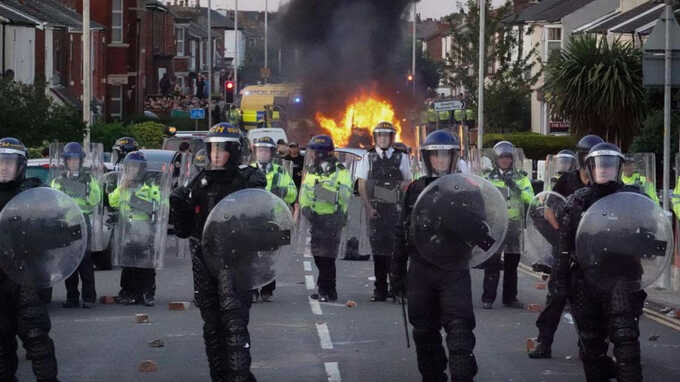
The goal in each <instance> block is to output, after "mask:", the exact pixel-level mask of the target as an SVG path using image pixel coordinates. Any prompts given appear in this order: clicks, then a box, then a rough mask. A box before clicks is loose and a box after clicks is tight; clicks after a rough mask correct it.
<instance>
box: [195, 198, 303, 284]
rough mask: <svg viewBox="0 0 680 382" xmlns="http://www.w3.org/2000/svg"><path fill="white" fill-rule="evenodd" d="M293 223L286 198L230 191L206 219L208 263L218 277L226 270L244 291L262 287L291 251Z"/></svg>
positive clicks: (206, 257)
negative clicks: (278, 263)
mask: <svg viewBox="0 0 680 382" xmlns="http://www.w3.org/2000/svg"><path fill="white" fill-rule="evenodd" d="M293 225H294V224H293V216H292V215H291V213H290V209H289V208H288V206H287V205H286V203H285V202H284V201H283V200H281V199H280V198H278V197H277V196H275V195H274V194H272V193H271V192H269V191H265V190H262V189H254V188H249V189H245V190H241V191H237V192H234V193H232V194H229V195H228V196H226V197H225V198H224V199H222V201H220V202H219V203H218V204H217V205H216V206H215V208H213V210H212V211H211V212H210V214H209V215H208V219H207V220H206V222H205V226H204V229H203V238H202V246H203V256H204V259H205V262H206V264H207V266H208V268H209V269H210V272H211V273H213V275H214V276H215V277H221V276H220V273H221V272H223V271H226V272H227V273H226V276H227V277H232V278H233V283H234V286H235V287H236V288H238V290H241V291H248V290H251V289H255V288H260V287H262V286H264V285H267V284H269V283H270V282H271V281H272V280H274V279H275V278H276V270H277V268H278V266H277V262H279V261H280V260H283V259H284V256H285V255H286V254H287V253H288V252H289V250H290V242H291V230H292V229H293Z"/></svg>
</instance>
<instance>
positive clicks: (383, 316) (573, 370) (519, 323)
mask: <svg viewBox="0 0 680 382" xmlns="http://www.w3.org/2000/svg"><path fill="white" fill-rule="evenodd" d="M169 241H170V242H172V241H173V240H172V239H170V240H169ZM190 263H191V261H190V259H189V258H177V257H175V255H174V250H173V249H172V248H171V249H170V250H169V255H168V258H167V259H166V267H165V268H164V269H162V270H160V271H159V272H158V276H157V285H158V292H157V300H156V302H157V305H156V306H155V307H152V308H146V307H142V306H120V305H97V307H96V308H95V309H92V310H84V309H76V310H70V309H63V308H61V303H62V302H63V300H64V298H65V289H64V287H63V285H59V286H57V287H56V288H55V291H54V302H53V303H52V305H51V306H50V314H51V317H52V332H51V335H52V338H53V339H54V341H55V344H56V349H57V359H58V361H59V375H60V379H61V380H62V381H209V371H208V363H207V360H206V356H205V352H204V348H203V338H202V321H201V318H200V314H199V311H198V309H197V308H195V307H193V306H191V307H190V308H189V310H187V311H170V310H169V309H168V302H170V301H191V299H192V294H193V291H192V275H191V264H190ZM337 264H338V292H339V301H338V303H333V304H331V303H322V304H317V303H315V302H310V300H309V299H308V295H309V293H310V292H311V291H310V290H308V289H309V288H311V287H313V284H314V279H313V276H314V274H315V272H314V266H313V261H312V259H311V258H308V257H304V256H301V255H300V256H293V255H291V256H289V257H288V258H287V259H285V264H283V266H282V272H281V273H280V275H279V277H278V285H277V290H276V292H275V296H274V300H273V301H272V302H270V303H258V304H255V305H254V306H253V308H252V310H251V324H250V333H251V336H252V357H253V364H252V370H253V373H254V374H255V376H256V377H257V379H258V381H260V382H262V381H272V382H273V381H276V382H321V381H333V382H337V381H392V382H395V381H419V380H420V376H419V373H418V370H417V366H416V355H415V349H414V347H413V345H412V346H411V348H410V349H407V348H406V340H405V338H404V328H403V326H402V325H403V324H402V321H401V309H400V306H399V305H397V304H394V303H392V302H385V303H371V302H369V296H370V294H371V291H372V289H373V285H372V281H371V280H370V277H371V276H372V264H373V263H372V262H371V261H365V262H347V261H341V260H338V262H337ZM481 275H482V272H481V271H472V276H473V298H474V305H475V314H476V317H477V328H476V330H475V335H476V337H477V346H476V349H475V354H476V356H477V362H478V364H479V367H480V371H479V374H478V376H477V379H476V380H478V381H526V382H531V381H551V382H552V381H578V380H584V377H583V371H582V366H581V363H580V361H579V359H578V351H577V347H576V338H575V329H574V325H573V324H571V323H569V322H568V319H567V318H564V319H563V321H562V324H561V325H560V328H559V330H558V333H557V336H556V339H555V344H554V346H553V359H551V360H531V359H529V358H528V357H527V355H526V339H527V338H528V337H534V336H536V334H537V330H536V327H535V324H534V323H535V319H536V316H537V313H534V312H530V311H528V310H516V309H508V308H503V307H501V304H500V302H497V303H496V305H495V306H494V309H493V310H482V309H481V302H480V293H481ZM96 279H97V292H98V294H99V295H100V296H103V295H109V296H110V295H115V294H116V293H117V292H118V283H119V280H120V271H119V270H113V271H99V272H97V273H96ZM535 285H536V280H535V279H534V278H533V277H531V276H529V275H526V274H520V299H521V300H522V301H523V302H525V303H537V304H543V303H544V299H545V291H543V290H537V289H536V286H535ZM499 295H500V294H499ZM347 300H352V301H354V302H356V307H353V308H348V307H347V306H346V305H345V302H346V301H347ZM137 313H147V314H148V315H149V318H150V321H151V322H150V323H148V324H137V323H136V322H135V314H137ZM640 338H641V343H642V354H643V359H642V361H643V364H644V374H645V381H651V382H655V381H659V382H660V381H678V380H680V362H678V361H680V358H679V357H678V354H680V333H679V332H678V331H675V330H673V329H670V328H668V327H665V326H663V325H660V324H658V323H656V322H654V321H651V320H649V319H647V318H643V319H642V320H641V337H640ZM155 339H161V340H163V342H164V345H165V346H164V347H161V348H152V347H150V346H149V342H150V341H153V340H155ZM143 360H152V361H154V362H155V363H156V364H157V365H158V370H157V371H156V372H151V373H140V372H139V371H138V370H137V368H138V365H139V363H140V362H141V361H143ZM17 377H18V378H19V380H20V381H26V380H34V378H33V376H32V372H31V369H30V362H28V361H26V360H25V356H24V352H23V350H20V366H19V373H18V375H17Z"/></svg>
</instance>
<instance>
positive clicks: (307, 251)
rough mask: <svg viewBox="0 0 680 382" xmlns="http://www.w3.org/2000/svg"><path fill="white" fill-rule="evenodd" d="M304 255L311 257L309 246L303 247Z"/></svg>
mask: <svg viewBox="0 0 680 382" xmlns="http://www.w3.org/2000/svg"><path fill="white" fill-rule="evenodd" d="M305 257H312V249H311V248H310V247H306V248H305Z"/></svg>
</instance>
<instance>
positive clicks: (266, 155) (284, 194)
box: [252, 137, 297, 302]
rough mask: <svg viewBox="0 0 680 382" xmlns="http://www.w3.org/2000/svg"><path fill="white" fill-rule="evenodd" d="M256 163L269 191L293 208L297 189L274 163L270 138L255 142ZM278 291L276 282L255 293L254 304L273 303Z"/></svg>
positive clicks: (274, 147) (288, 176)
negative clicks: (272, 299) (264, 176)
mask: <svg viewBox="0 0 680 382" xmlns="http://www.w3.org/2000/svg"><path fill="white" fill-rule="evenodd" d="M253 148H254V150H253V152H254V154H255V162H254V163H252V166H253V167H256V168H258V169H259V170H260V171H262V172H263V173H264V174H265V175H266V178H267V187H266V189H267V191H269V192H271V193H273V194H274V195H276V196H278V197H279V198H281V199H282V200H283V201H284V202H286V204H288V205H289V206H292V205H293V203H295V200H296V199H297V187H295V182H294V181H293V178H292V177H291V175H290V174H289V173H288V172H287V171H286V170H285V169H284V168H283V167H282V166H281V165H279V164H277V163H274V162H272V160H273V159H274V155H275V153H276V144H275V143H274V140H273V139H271V138H270V137H262V138H256V139H255V140H254V141H253ZM275 289H276V280H274V281H272V282H271V283H269V284H267V285H265V286H264V287H262V289H261V290H260V291H259V292H258V291H257V290H256V291H254V293H253V302H255V301H257V298H258V297H260V298H261V299H262V301H264V302H268V301H271V298H272V296H273V294H274V290H275Z"/></svg>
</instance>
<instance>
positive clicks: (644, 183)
mask: <svg viewBox="0 0 680 382" xmlns="http://www.w3.org/2000/svg"><path fill="white" fill-rule="evenodd" d="M621 181H622V182H623V183H624V184H626V185H629V186H636V187H639V188H640V191H642V192H643V193H644V194H646V195H647V196H649V197H650V198H651V199H652V200H654V201H655V202H657V203H659V196H658V195H657V193H656V158H655V156H654V153H632V154H625V162H624V163H623V168H622V169H621Z"/></svg>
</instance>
